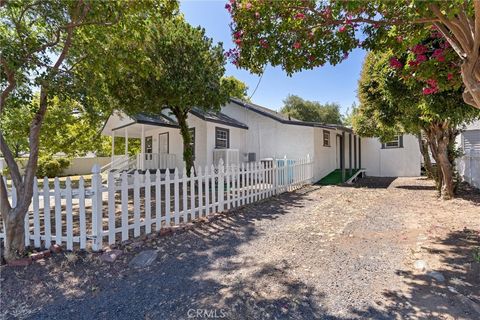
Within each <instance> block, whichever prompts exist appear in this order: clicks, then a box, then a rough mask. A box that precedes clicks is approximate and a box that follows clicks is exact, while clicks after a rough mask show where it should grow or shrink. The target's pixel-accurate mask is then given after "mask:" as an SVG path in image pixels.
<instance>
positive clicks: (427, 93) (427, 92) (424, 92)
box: [422, 88, 435, 95]
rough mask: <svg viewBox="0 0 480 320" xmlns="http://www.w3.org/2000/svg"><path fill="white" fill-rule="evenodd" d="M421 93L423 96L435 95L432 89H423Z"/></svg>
mask: <svg viewBox="0 0 480 320" xmlns="http://www.w3.org/2000/svg"><path fill="white" fill-rule="evenodd" d="M422 93H423V94H424V95H429V94H432V93H435V90H434V89H432V88H423V90H422Z"/></svg>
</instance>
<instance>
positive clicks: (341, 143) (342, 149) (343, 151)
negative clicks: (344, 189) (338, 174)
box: [340, 131, 345, 182]
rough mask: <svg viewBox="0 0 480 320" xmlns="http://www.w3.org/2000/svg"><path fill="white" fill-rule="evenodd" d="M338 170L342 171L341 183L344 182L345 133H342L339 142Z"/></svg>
mask: <svg viewBox="0 0 480 320" xmlns="http://www.w3.org/2000/svg"><path fill="white" fill-rule="evenodd" d="M340 148H341V151H340V169H341V170H342V182H345V131H343V132H342V138H341V142H340Z"/></svg>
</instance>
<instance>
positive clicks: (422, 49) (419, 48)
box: [412, 44, 427, 54]
mask: <svg viewBox="0 0 480 320" xmlns="http://www.w3.org/2000/svg"><path fill="white" fill-rule="evenodd" d="M412 51H413V53H415V54H424V53H425V52H427V47H425V46H424V45H421V44H417V45H416V46H414V47H413V48H412Z"/></svg>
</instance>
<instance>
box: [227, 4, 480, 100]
mask: <svg viewBox="0 0 480 320" xmlns="http://www.w3.org/2000/svg"><path fill="white" fill-rule="evenodd" d="M226 9H227V10H228V11H229V12H230V13H231V15H232V19H233V22H232V34H233V38H234V41H235V43H236V44H237V47H236V48H235V49H233V50H232V51H231V52H229V56H230V57H232V59H233V61H234V63H235V64H237V65H238V66H241V67H245V68H248V69H250V70H251V71H253V72H256V73H261V72H262V70H263V69H264V66H265V65H266V64H268V63H270V64H272V65H274V66H282V67H283V68H284V69H285V71H286V72H287V73H288V74H291V73H293V72H296V71H300V70H303V69H313V68H315V67H319V66H322V65H324V64H325V63H330V64H333V65H335V64H337V63H339V62H341V61H342V60H344V59H346V58H347V57H348V54H349V52H351V51H352V50H353V49H355V48H367V49H385V48H388V47H390V48H392V47H397V46H404V47H408V46H413V45H414V44H417V43H418V41H419V40H421V39H424V38H425V36H426V35H428V33H429V30H430V27H431V26H435V27H436V28H437V29H438V31H439V32H440V34H441V35H442V36H443V37H444V38H445V39H446V40H447V41H448V43H449V44H450V46H451V47H452V48H453V49H454V50H455V53H456V54H457V55H458V57H459V59H460V61H461V66H460V70H461V75H462V81H463V83H464V85H465V91H464V94H463V99H464V100H465V102H466V103H468V104H470V105H472V106H474V107H476V108H480V63H479V50H480V1H464V0H455V1H434V0H430V1H426V0H422V1H403V0H391V1H383V0H370V1H316V0H288V1H275V0H270V1H269V0H245V1H235V0H230V2H229V3H227V4H226ZM439 88H440V89H441V87H439ZM457 107H458V106H453V108H457Z"/></svg>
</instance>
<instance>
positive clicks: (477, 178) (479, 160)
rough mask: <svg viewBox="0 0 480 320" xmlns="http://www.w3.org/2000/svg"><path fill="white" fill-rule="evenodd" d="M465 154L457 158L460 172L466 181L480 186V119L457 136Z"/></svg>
mask: <svg viewBox="0 0 480 320" xmlns="http://www.w3.org/2000/svg"><path fill="white" fill-rule="evenodd" d="M457 144H458V145H459V146H460V148H461V150H462V152H463V156H462V157H460V158H459V159H457V169H458V173H459V174H460V176H461V177H462V179H463V180H464V181H467V182H468V183H470V185H472V186H475V187H477V188H480V120H477V121H475V122H473V123H471V124H469V125H467V126H466V127H465V129H464V130H462V132H461V133H460V134H459V136H458V137H457Z"/></svg>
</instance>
